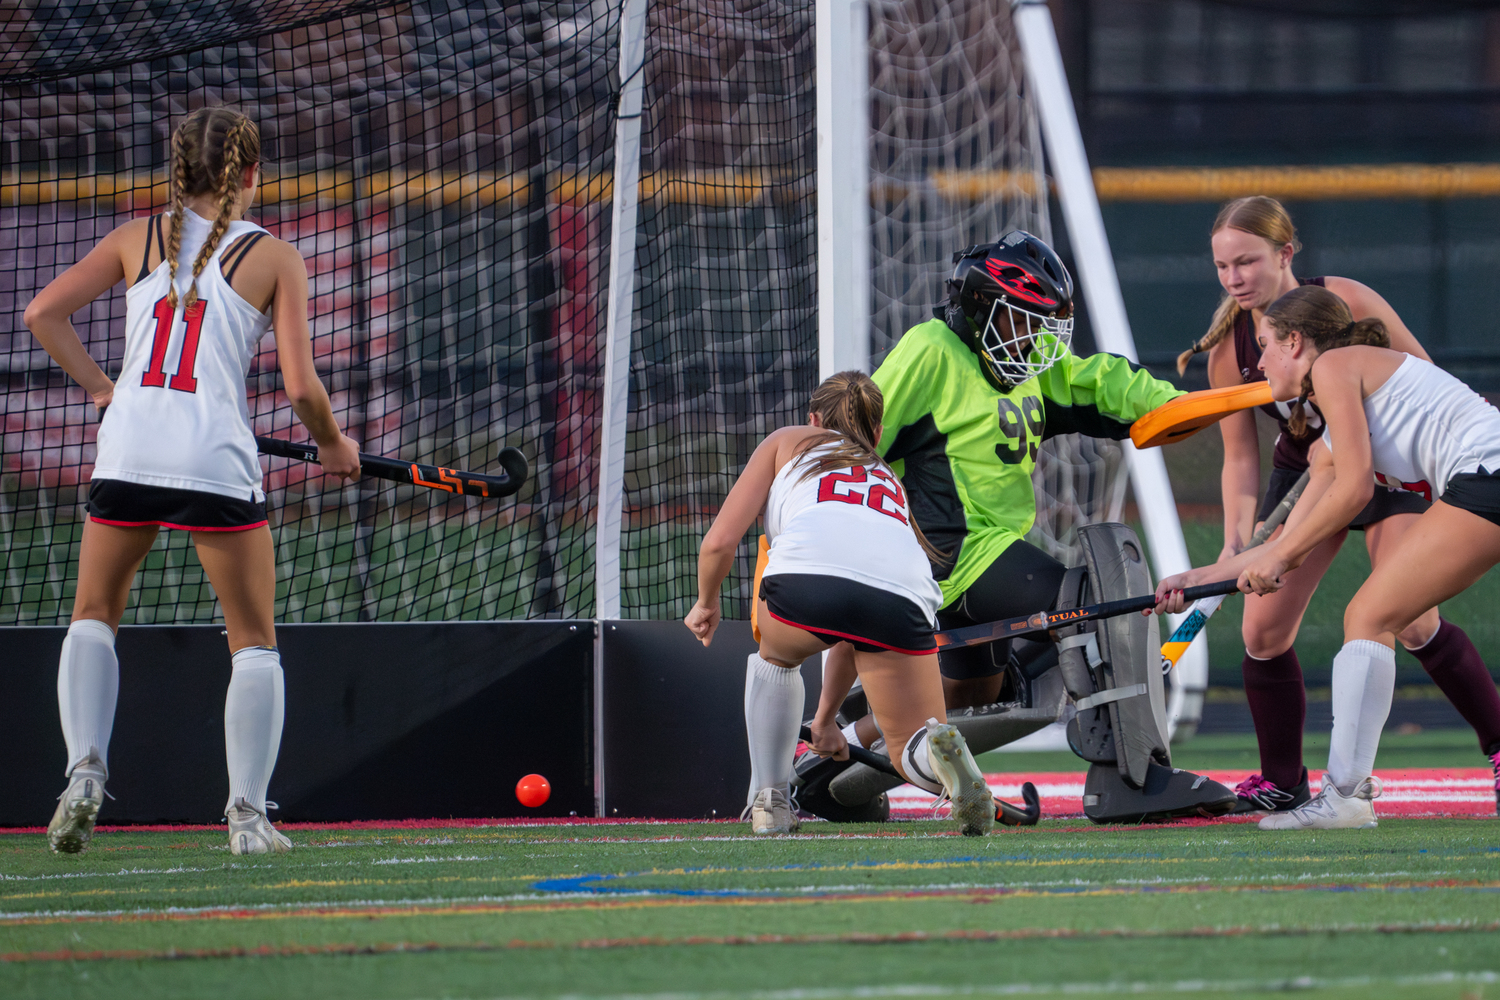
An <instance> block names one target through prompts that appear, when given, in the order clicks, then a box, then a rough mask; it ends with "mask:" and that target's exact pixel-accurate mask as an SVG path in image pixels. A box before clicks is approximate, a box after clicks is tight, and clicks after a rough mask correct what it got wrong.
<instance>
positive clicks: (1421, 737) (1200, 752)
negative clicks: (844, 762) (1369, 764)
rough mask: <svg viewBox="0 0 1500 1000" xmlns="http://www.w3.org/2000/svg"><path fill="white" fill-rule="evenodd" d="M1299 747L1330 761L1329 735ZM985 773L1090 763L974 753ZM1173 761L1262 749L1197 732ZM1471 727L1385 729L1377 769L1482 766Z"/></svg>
mask: <svg viewBox="0 0 1500 1000" xmlns="http://www.w3.org/2000/svg"><path fill="white" fill-rule="evenodd" d="M1302 751H1303V754H1304V755H1305V757H1306V760H1307V765H1308V767H1310V768H1314V769H1320V768H1322V767H1323V765H1324V764H1325V763H1326V762H1327V760H1328V734H1327V733H1306V734H1304V735H1303V737H1302ZM978 760H979V766H980V768H981V769H982V770H984V771H985V772H986V773H988V774H1018V773H1019V774H1024V773H1029V772H1035V771H1087V770H1088V763H1087V762H1086V761H1084V760H1083V759H1082V758H1080V757H1078V756H1077V755H1076V754H1074V753H1072V752H1071V751H1068V750H1059V751H1054V752H1045V753H987V754H981V755H980V757H979V758H978ZM1172 763H1173V764H1174V765H1175V766H1177V767H1181V768H1185V769H1187V770H1189V771H1245V772H1247V773H1248V772H1250V771H1257V770H1259V769H1260V753H1259V751H1258V750H1257V749H1256V743H1255V734H1254V733H1200V734H1198V735H1197V736H1194V737H1193V738H1192V739H1190V740H1187V741H1186V742H1183V743H1178V744H1175V745H1173V747H1172ZM1488 765H1489V761H1488V760H1486V759H1485V757H1484V755H1483V754H1482V753H1480V751H1479V744H1478V742H1477V741H1476V740H1475V737H1474V731H1473V730H1471V729H1427V730H1423V731H1422V732H1419V733H1398V732H1392V731H1387V732H1386V733H1385V734H1383V735H1382V736H1381V737H1380V751H1379V753H1378V754H1377V755H1376V757H1375V766H1376V767H1377V768H1403V767H1486V766H1488Z"/></svg>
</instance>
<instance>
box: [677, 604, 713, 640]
mask: <svg viewBox="0 0 1500 1000" xmlns="http://www.w3.org/2000/svg"><path fill="white" fill-rule="evenodd" d="M682 624H684V625H686V626H687V627H688V631H689V632H691V633H693V634H694V635H696V636H697V637H698V641H699V642H701V643H703V645H705V646H707V645H708V644H709V643H711V642H713V641H714V632H715V631H716V630H717V629H718V627H719V604H718V602H717V601H715V602H714V603H713V604H711V605H709V604H704V603H703V602H702V601H699V602H698V603H696V604H694V605H693V609H692V610H691V611H689V612H688V613H687V617H686V618H684V619H683V620H682Z"/></svg>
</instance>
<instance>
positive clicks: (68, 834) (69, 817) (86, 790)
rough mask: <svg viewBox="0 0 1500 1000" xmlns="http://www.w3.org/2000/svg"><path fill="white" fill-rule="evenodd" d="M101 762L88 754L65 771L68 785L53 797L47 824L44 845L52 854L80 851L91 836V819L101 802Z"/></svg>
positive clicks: (103, 770) (102, 795)
mask: <svg viewBox="0 0 1500 1000" xmlns="http://www.w3.org/2000/svg"><path fill="white" fill-rule="evenodd" d="M107 777H108V774H107V773H106V771H105V769H104V762H103V761H101V760H100V759H99V758H98V756H97V755H95V754H92V753H91V754H89V756H88V757H87V758H86V759H85V760H84V761H83V762H82V763H80V764H79V765H78V766H77V767H75V768H73V772H72V774H70V775H68V787H67V788H65V789H64V790H63V793H62V794H61V795H59V796H58V797H57V809H56V811H55V812H53V813H52V822H50V823H48V824H47V847H48V848H50V849H51V851H52V853H53V854H81V853H83V852H84V851H85V850H87V849H88V846H89V841H90V840H92V839H93V837H94V820H96V819H97V818H98V817H99V807H100V806H102V805H104V782H105V779H106V778H107Z"/></svg>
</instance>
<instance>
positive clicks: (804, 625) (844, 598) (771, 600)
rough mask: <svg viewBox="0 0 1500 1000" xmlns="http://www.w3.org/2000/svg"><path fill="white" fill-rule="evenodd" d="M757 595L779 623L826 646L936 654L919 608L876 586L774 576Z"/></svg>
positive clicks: (832, 579) (801, 575)
mask: <svg viewBox="0 0 1500 1000" xmlns="http://www.w3.org/2000/svg"><path fill="white" fill-rule="evenodd" d="M760 596H761V600H763V601H765V602H766V608H767V609H768V610H769V611H770V612H771V617H772V618H775V619H776V620H777V621H779V622H782V623H784V624H787V625H791V626H793V627H795V628H800V629H803V630H805V631H808V632H811V633H813V634H814V635H817V636H819V637H821V638H824V639H827V640H828V641H829V642H844V641H848V642H851V643H853V644H854V648H855V649H857V650H859V651H860V652H862V653H884V652H887V651H891V650H894V651H895V652H897V653H906V654H907V655H909V656H925V655H926V654H928V653H936V652H937V642H936V640H934V639H933V638H932V633H933V628H932V625H930V624H929V623H928V621H927V615H926V614H924V613H923V611H922V609H921V607H920V606H918V605H917V604H916V603H915V602H913V601H911V600H908V599H907V598H905V597H902V596H901V595H899V594H892V593H891V592H889V591H886V590H881V589H880V588H878V587H871V586H869V585H867V584H863V583H856V582H854V581H853V580H846V579H844V578H843V577H839V576H824V575H823V574H821V573H777V574H775V575H774V576H763V577H761V579H760Z"/></svg>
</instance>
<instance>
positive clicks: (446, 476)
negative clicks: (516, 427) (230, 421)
mask: <svg viewBox="0 0 1500 1000" xmlns="http://www.w3.org/2000/svg"><path fill="white" fill-rule="evenodd" d="M255 446H256V448H258V449H260V453H261V454H262V455H274V456H276V457H277V458H292V459H296V460H297V461H299V462H316V461H317V460H318V446H317V445H315V444H293V443H292V442H290V441H283V440H281V439H280V438H273V437H260V436H259V435H257V436H256V438H255ZM500 465H501V467H502V468H504V469H505V474H504V475H502V476H490V475H484V474H482V473H478V472H461V471H458V470H456V469H448V468H444V467H442V466H436V465H421V464H419V463H417V462H402V461H400V460H399V459H394V458H383V457H381V456H380V455H366V454H365V453H364V452H360V453H359V471H360V473H361V474H362V475H366V476H374V477H375V478H376V479H389V480H390V481H391V482H395V483H410V484H411V485H413V486H425V487H427V488H428V489H429V490H440V491H442V492H444V493H453V494H455V495H458V496H466V497H508V496H510V495H511V494H512V493H515V492H516V491H517V490H519V489H520V488H521V487H522V486H524V485H525V483H526V473H527V471H528V467H527V464H526V456H525V455H523V454H521V450H520V449H519V448H501V449H500Z"/></svg>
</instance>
